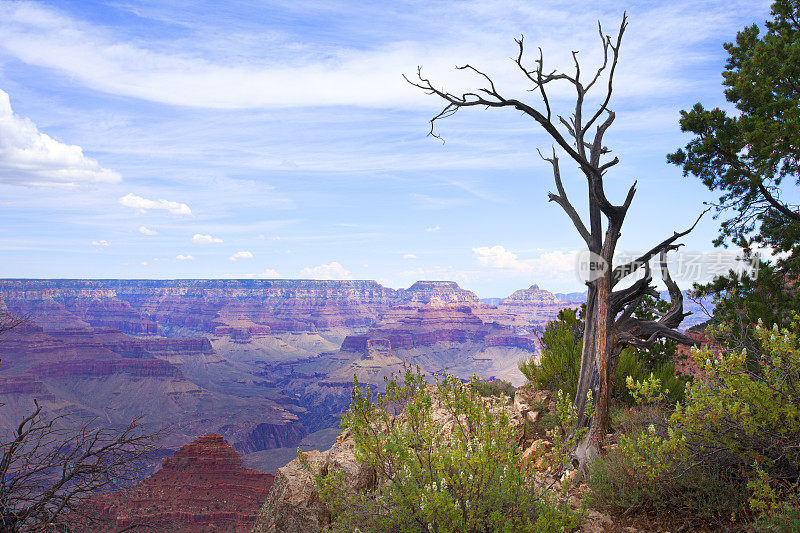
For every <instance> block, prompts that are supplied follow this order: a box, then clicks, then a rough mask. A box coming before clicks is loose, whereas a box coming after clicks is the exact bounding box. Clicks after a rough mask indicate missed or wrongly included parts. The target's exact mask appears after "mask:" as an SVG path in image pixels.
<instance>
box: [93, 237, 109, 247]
mask: <svg viewBox="0 0 800 533" xmlns="http://www.w3.org/2000/svg"><path fill="white" fill-rule="evenodd" d="M92 246H103V247H105V246H111V243H110V242H108V241H107V240H105V239H100V240H99V241H92Z"/></svg>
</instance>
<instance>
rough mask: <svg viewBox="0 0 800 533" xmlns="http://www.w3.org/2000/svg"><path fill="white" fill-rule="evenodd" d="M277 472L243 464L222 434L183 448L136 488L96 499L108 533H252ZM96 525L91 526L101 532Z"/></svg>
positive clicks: (94, 504) (95, 502) (95, 501)
mask: <svg viewBox="0 0 800 533" xmlns="http://www.w3.org/2000/svg"><path fill="white" fill-rule="evenodd" d="M272 482H273V476H272V474H264V473H262V472H258V471H256V470H252V469H250V468H246V467H244V466H243V465H242V458H241V456H240V455H239V454H238V453H236V451H235V450H234V449H233V447H231V445H230V444H228V443H227V442H225V440H224V439H223V438H222V436H221V435H218V434H211V435H205V436H203V437H200V438H198V439H197V440H195V441H194V442H192V443H191V444H187V445H186V446H183V447H181V449H180V450H178V451H177V452H175V454H174V455H173V456H172V457H168V458H165V459H163V461H162V467H161V469H160V470H158V471H157V472H156V473H155V474H153V475H152V476H150V477H148V478H146V479H144V480H142V481H141V482H139V483H138V484H137V485H136V486H134V487H133V488H131V489H129V490H126V491H121V492H117V493H113V494H109V495H105V496H102V497H99V498H96V499H95V500H94V501H93V502H92V507H93V508H94V510H95V511H96V512H97V513H98V514H99V515H100V518H101V519H102V521H103V522H104V523H105V530H106V531H114V530H120V529H122V528H126V527H132V526H136V525H140V524H143V525H145V526H147V527H151V528H156V529H157V530H158V531H186V532H201V531H220V532H221V531H226V532H244V531H250V528H251V527H252V525H253V523H254V522H255V519H256V516H257V515H258V512H259V509H260V508H261V506H262V504H263V503H264V501H265V500H266V498H267V494H268V493H269V490H270V487H271V486H272ZM96 528H97V526H94V525H93V526H92V530H95V531H96V530H97V529H96Z"/></svg>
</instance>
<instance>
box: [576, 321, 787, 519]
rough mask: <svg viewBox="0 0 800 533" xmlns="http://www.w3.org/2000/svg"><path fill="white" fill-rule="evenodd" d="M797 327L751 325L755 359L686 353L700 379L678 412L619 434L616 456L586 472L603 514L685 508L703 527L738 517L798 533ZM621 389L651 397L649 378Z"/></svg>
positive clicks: (653, 389)
mask: <svg viewBox="0 0 800 533" xmlns="http://www.w3.org/2000/svg"><path fill="white" fill-rule="evenodd" d="M798 329H800V317H796V318H795V321H794V322H793V323H792V325H791V326H790V327H789V328H784V329H780V330H779V329H778V328H777V327H775V328H773V329H767V328H763V327H761V326H760V325H759V326H757V327H756V328H755V330H754V335H755V338H756V340H757V342H758V344H759V345H760V346H762V347H763V351H762V352H759V353H752V352H747V351H745V350H743V351H741V352H733V353H724V354H721V355H718V356H715V355H714V354H712V353H711V352H710V351H708V350H702V351H700V350H695V351H693V357H694V359H695V362H696V363H697V365H698V367H699V368H700V370H701V371H702V372H703V379H698V380H695V381H694V382H693V383H691V384H689V385H687V386H686V392H685V396H686V400H685V403H684V405H681V404H678V405H677V406H676V408H675V410H674V412H673V413H672V414H671V415H670V417H669V419H668V420H663V421H662V422H661V423H659V422H658V421H656V422H655V423H654V424H653V425H651V426H650V427H649V428H648V429H647V430H646V431H643V432H637V433H634V434H633V435H632V436H631V435H628V436H625V435H623V436H622V437H620V439H619V448H618V449H617V450H615V451H614V452H613V453H610V454H608V456H607V457H601V458H598V459H597V460H596V461H595V462H594V463H592V464H591V465H590V467H589V471H590V475H589V485H590V487H591V488H592V490H593V493H594V498H595V499H596V500H597V501H598V502H599V503H600V504H601V505H604V506H608V507H615V506H616V507H617V508H628V507H638V508H640V509H646V510H650V511H662V512H663V511H665V510H667V509H672V510H680V509H683V510H685V511H688V512H690V513H692V514H693V515H695V516H697V517H700V518H704V519H709V518H711V517H715V516H726V515H728V516H730V515H732V514H733V515H735V514H739V513H741V514H743V515H750V516H755V517H757V521H756V522H755V523H754V524H753V526H754V527H756V528H757V529H759V530H762V529H764V528H766V530H777V531H784V530H786V531H791V530H796V527H797V526H798V525H799V524H800V393H798V386H800V343H799V342H798V335H797V331H798ZM629 388H630V389H631V390H632V391H633V393H634V395H635V396H637V397H642V396H646V397H650V398H651V399H652V398H655V397H656V396H658V394H659V386H658V385H657V379H656V378H651V379H650V380H649V383H635V382H631V383H630V384H629ZM687 483H688V485H687ZM676 495H678V496H676ZM706 501H707V503H702V502H706ZM748 508H749V512H748ZM737 509H738V512H737ZM770 528H772V529H770Z"/></svg>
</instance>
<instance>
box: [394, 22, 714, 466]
mask: <svg viewBox="0 0 800 533" xmlns="http://www.w3.org/2000/svg"><path fill="white" fill-rule="evenodd" d="M626 26H627V16H625V15H623V17H622V22H621V24H620V27H619V31H618V33H617V36H616V39H614V38H612V37H611V36H609V35H605V34H604V33H603V30H602V28H601V27H600V26H599V25H598V32H599V34H600V39H601V46H602V50H603V61H602V64H601V65H600V66H599V67H597V68H596V69H594V71H593V72H591V75H590V76H589V78H585V77H582V72H581V66H580V64H579V62H578V55H577V54H578V53H577V52H573V53H572V58H573V62H574V65H575V68H574V72H573V73H570V74H568V73H559V72H557V71H555V70H553V71H550V70H549V69H545V67H544V57H543V54H542V52H541V49H540V50H539V57H538V59H535V60H534V61H533V64H532V65H530V64H526V63H527V62H525V61H524V60H523V56H524V52H525V48H524V41H523V38H522V37H520V38H519V39H517V40H516V42H517V45H518V49H519V50H518V54H517V57H516V58H515V63H516V65H517V67H519V69H520V71H521V72H522V74H523V75H524V76H525V78H527V80H528V81H529V82H530V83H531V84H532V88H531V91H532V92H533V93H534V94H535V95H538V97H539V100H540V102H539V105H538V106H537V105H535V104H530V103H526V102H522V101H520V100H517V99H516V98H506V97H504V96H503V95H502V94H501V92H500V90H499V89H498V87H497V86H496V85H495V82H494V81H493V80H492V79H491V77H489V76H488V75H487V74H486V73H484V72H482V71H481V70H479V69H477V68H475V67H474V66H472V65H469V64H466V65H463V66H460V67H457V68H458V69H459V70H465V71H470V72H472V73H473V74H475V75H476V76H477V77H478V79H481V80H483V83H482V86H480V87H479V88H478V89H475V90H467V91H464V92H460V93H452V92H448V91H446V90H444V89H440V88H437V87H436V86H435V85H434V84H433V83H432V82H431V80H430V79H428V78H426V77H424V76H423V75H422V69H421V67H420V68H418V69H417V77H416V78H417V79H416V81H413V80H411V79H409V78H406V80H407V81H408V82H409V83H411V84H412V85H414V86H415V87H418V88H419V89H422V90H423V91H425V92H426V93H427V94H431V95H436V96H437V97H439V98H441V99H443V100H444V101H445V106H444V108H443V109H442V110H441V111H440V112H439V113H438V114H437V115H435V116H434V117H433V118H432V119H431V120H430V124H431V129H430V134H431V135H433V136H435V137H438V135H437V134H436V133H435V130H434V125H435V123H436V122H437V121H438V120H440V119H443V118H446V117H449V116H452V115H453V114H454V113H456V112H457V111H459V110H460V109H464V108H469V107H476V106H477V107H481V108H486V109H490V108H503V107H507V108H511V109H515V110H517V111H521V112H522V113H524V114H526V115H527V116H529V117H530V118H532V119H533V120H534V121H536V122H537V123H538V124H539V125H540V126H541V127H542V128H543V129H544V130H545V131H546V132H547V133H548V134H549V135H550V137H551V138H552V139H553V141H554V143H555V146H553V154H552V156H548V157H545V156H544V155H542V154H541V152H540V155H541V157H542V158H543V159H544V160H545V161H548V162H549V163H550V164H551V165H552V167H553V177H554V180H555V186H556V192H551V193H550V194H549V195H548V198H549V201H551V202H555V203H557V204H558V205H559V206H561V208H562V209H563V210H564V212H565V213H566V214H567V216H568V217H569V219H570V220H571V221H572V223H573V225H574V226H575V229H576V230H577V232H578V234H579V235H580V236H581V238H582V239H583V241H584V242H585V243H586V246H587V248H588V250H589V251H590V252H592V254H593V255H592V256H591V257H592V259H599V258H602V260H603V262H604V265H603V266H604V268H605V269H604V270H603V271H602V273H597V272H596V274H599V277H598V278H597V279H594V280H591V281H589V282H587V285H588V289H589V292H588V298H587V300H586V313H585V316H584V323H585V328H584V332H583V350H582V353H581V368H580V375H579V377H578V387H577V391H576V394H575V409H576V411H577V414H578V423H577V426H576V428H575V429H576V431H580V430H582V429H583V428H585V427H586V425H587V423H588V420H587V418H588V417H587V416H586V415H585V409H586V402H587V395H588V392H589V390H590V389H592V388H594V387H596V388H597V391H596V392H597V394H596V395H595V397H594V400H595V402H596V403H595V415H594V416H593V417H592V420H591V422H590V430H589V434H588V435H587V436H586V438H585V439H584V440H583V441H582V442H581V443H580V444H579V445H578V447H577V450H576V458H577V459H578V462H579V463H580V465H581V466H585V465H586V463H587V461H588V460H590V459H591V457H592V456H593V455H594V454H596V453H597V452H598V451H599V450H600V449H601V448H602V445H603V441H604V439H605V436H606V434H607V433H608V427H609V407H610V404H611V392H612V387H613V384H614V381H613V376H614V370H615V368H616V357H617V356H618V355H619V353H620V351H621V350H622V348H623V347H625V346H636V347H640V348H641V347H647V346H649V345H651V344H652V343H653V342H655V341H656V340H657V339H659V338H669V339H673V340H676V341H678V342H680V343H683V344H694V343H695V342H694V341H693V340H692V339H690V338H688V337H686V336H685V335H683V334H682V333H680V332H678V331H677V330H676V329H675V328H677V327H678V325H680V322H681V320H682V319H683V317H684V316H685V314H684V313H683V296H682V295H681V292H680V290H679V289H678V287H677V285H675V283H674V282H673V281H672V280H671V278H670V277H669V273H668V271H667V267H666V259H665V254H666V253H667V252H668V251H670V250H675V249H676V248H677V245H675V241H676V240H677V239H679V238H680V237H683V236H684V235H686V234H688V233H689V232H690V231H691V230H692V229H693V228H694V225H693V226H692V227H691V228H689V229H688V230H686V231H684V232H680V233H678V232H675V233H673V235H672V236H670V237H668V238H666V239H664V240H663V241H661V242H660V243H659V244H657V245H656V246H654V247H653V248H651V249H650V250H649V251H647V252H646V253H644V254H643V255H641V256H640V257H638V258H637V259H635V260H634V261H631V262H629V263H626V264H623V265H619V266H617V267H614V264H613V259H614V251H615V249H616V245H617V240H618V239H619V236H620V231H621V229H622V223H623V221H624V220H625V215H626V214H627V212H628V208H629V207H630V205H631V202H632V201H633V197H634V195H635V193H636V182H634V183H633V185H632V186H631V187H630V189H629V190H628V194H627V196H626V197H625V200H624V201H623V202H622V203H621V204H619V205H614V204H612V203H611V202H610V201H609V200H608V198H606V195H605V191H604V189H603V177H604V175H605V173H606V172H607V171H608V170H609V169H610V168H612V167H614V166H615V165H616V164H617V163H619V159H618V158H616V157H614V158H611V159H606V156H607V155H608V154H609V153H610V152H611V150H610V149H609V148H607V147H606V146H605V145H604V144H603V136H604V135H605V132H606V130H608V128H609V127H610V126H611V125H612V123H613V122H614V118H615V114H614V112H613V111H612V110H611V109H609V107H608V105H609V102H610V100H611V94H612V92H613V85H614V73H615V70H616V66H617V60H618V59H619V49H620V45H621V42H622V35H623V33H624V32H625V28H626ZM584 74H585V72H584ZM601 78H602V79H603V81H602V82H600V81H599V80H601ZM598 82H599V83H600V84H602V85H603V86H604V93H605V94H604V95H603V96H602V97H601V103H600V105H599V106H598V107H597V108H596V109H595V110H594V111H593V112H592V113H590V114H586V113H585V110H584V104H585V102H586V100H585V97H586V94H587V93H588V91H589V90H590V89H592V88H593V87H599V86H600V85H598ZM551 83H565V84H567V85H571V86H572V88H573V89H574V90H575V98H576V99H575V107H574V110H572V111H571V113H570V114H567V115H561V114H558V113H557V112H556V111H554V109H553V107H552V105H551V104H552V103H551V101H550V98H549V97H548V94H547V89H546V87H547V86H548V85H549V84H551ZM602 117H605V119H604V120H603V119H602ZM556 147H558V149H560V150H561V151H562V152H564V153H566V154H567V155H568V156H569V158H570V159H571V161H573V162H574V163H576V164H577V166H578V168H579V169H580V171H581V172H582V173H583V175H584V177H585V178H586V181H587V188H588V203H589V220H588V222H589V224H588V227H587V225H586V224H585V223H584V221H583V219H582V218H581V216H580V214H579V213H578V211H577V210H576V209H575V207H574V206H573V205H572V203H571V202H570V201H569V199H568V198H567V192H566V189H565V187H564V185H563V183H562V180H561V170H560V167H559V159H558V156H557V154H556ZM604 160H605V162H604ZM701 216H702V215H701ZM604 220H605V221H606V223H607V224H608V227H607V230H606V231H605V232H603V221H604ZM699 220H700V219H699V218H698V221H699ZM695 225H697V222H695ZM659 253H660V254H661V270H662V278H663V279H664V281H665V283H666V284H667V287H668V289H669V293H670V298H671V300H672V305H671V306H670V310H669V311H668V312H667V313H666V314H665V315H664V316H663V317H662V318H661V319H660V320H644V319H640V318H638V317H637V316H635V314H634V313H635V310H636V307H637V306H638V304H639V302H640V301H641V298H642V297H643V296H644V295H645V294H649V295H652V296H656V297H657V296H658V292H656V290H655V287H653V286H651V284H650V283H651V281H652V278H651V276H650V266H649V263H650V261H651V260H652V259H653V258H655V257H656V256H657V255H658V254H659ZM639 269H643V270H644V272H645V275H644V277H643V278H641V279H639V280H637V281H635V282H633V283H632V284H631V285H630V286H629V287H627V288H624V289H618V290H614V287H615V286H616V285H617V283H619V282H620V281H621V280H623V279H624V278H626V277H627V276H630V275H631V274H634V273H635V272H637V271H639Z"/></svg>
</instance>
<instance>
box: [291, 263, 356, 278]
mask: <svg viewBox="0 0 800 533" xmlns="http://www.w3.org/2000/svg"><path fill="white" fill-rule="evenodd" d="M297 277H298V278H309V279H352V278H353V276H352V275H351V274H350V272H349V271H348V270H347V269H345V268H344V267H343V266H342V265H341V263H339V262H338V261H332V262H330V263H328V264H326V265H319V266H315V267H307V268H304V269H303V270H301V271H300V272H299V273H298V274H297Z"/></svg>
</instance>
